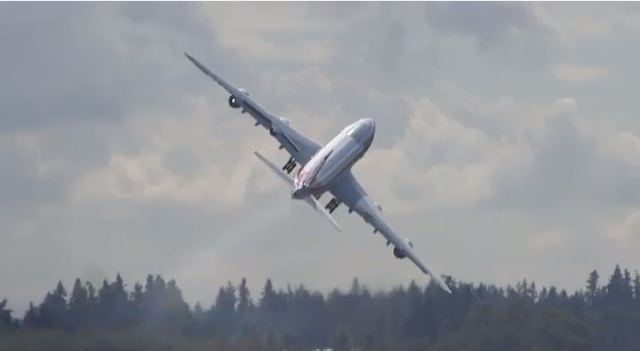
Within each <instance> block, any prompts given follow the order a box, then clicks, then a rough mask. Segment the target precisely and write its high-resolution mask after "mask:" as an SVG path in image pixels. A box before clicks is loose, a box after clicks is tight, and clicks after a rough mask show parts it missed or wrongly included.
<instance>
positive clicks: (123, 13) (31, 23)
mask: <svg viewBox="0 0 640 351" xmlns="http://www.w3.org/2000/svg"><path fill="white" fill-rule="evenodd" d="M567 6H568V5H567ZM580 6H581V5H572V8H575V9H578V10H580V11H575V12H576V14H575V15H574V14H573V13H572V11H568V12H567V11H565V10H562V9H561V8H559V7H558V6H556V5H539V4H535V5H530V4H457V3H456V4H455V5H454V4H435V3H433V4H432V3H430V4H426V5H425V4H418V3H411V4H395V3H394V4H391V3H371V4H364V3H353V4H350V3H327V4H324V3H312V4H311V3H310V4H305V3H296V4H287V5H273V4H272V5H269V6H267V7H265V6H264V5H260V4H248V3H242V4H241V3H237V4H236V3H233V4H232V3H228V4H227V3H215V4H214V3H211V4H182V3H181V4H142V3H135V4H124V3H117V4H115V3H114V4H65V5H63V7H60V6H57V7H55V8H54V7H51V6H49V5H46V4H26V3H25V4H13V3H8V4H3V5H0V7H1V10H2V11H0V20H1V21H2V23H3V25H4V27H3V28H6V30H7V33H10V34H11V35H9V37H10V38H12V40H10V41H8V43H7V44H6V45H7V47H9V50H7V55H3V56H2V57H0V70H1V72H0V73H2V77H3V79H4V80H3V82H5V83H6V84H4V85H3V86H2V88H0V89H2V94H0V105H2V106H3V108H4V110H3V112H5V113H3V115H2V120H0V146H1V147H2V150H3V151H4V152H3V153H2V155H1V156H0V171H2V175H3V180H4V182H3V184H2V185H0V191H2V194H3V198H2V201H1V202H0V204H1V206H2V209H3V211H2V214H1V216H2V219H3V221H2V223H3V224H2V227H1V228H0V229H2V232H3V245H2V246H0V265H2V266H3V267H11V269H8V270H4V271H3V272H2V273H0V279H2V281H3V282H6V284H5V286H6V287H7V288H5V290H4V291H3V292H2V293H3V294H5V296H6V297H8V298H9V301H10V304H11V306H12V308H15V309H17V310H21V309H23V308H25V307H26V305H27V303H28V300H34V301H37V300H39V299H40V298H42V294H43V292H44V291H45V290H46V289H49V288H51V287H53V286H54V285H55V283H56V281H57V279H60V278H61V279H64V282H65V283H67V284H71V282H72V279H73V278H75V277H77V276H80V277H81V278H83V279H90V280H92V281H94V282H96V281H99V280H101V279H103V278H105V277H108V278H111V277H113V276H115V274H116V273H118V272H121V273H122V274H124V276H125V278H126V279H127V280H129V281H132V280H142V279H144V277H145V275H146V274H148V273H153V274H156V273H159V274H163V275H166V276H171V277H172V278H176V279H177V280H178V284H179V285H180V286H181V287H182V288H183V290H184V292H185V296H187V298H189V300H190V302H192V303H193V302H194V301H195V300H200V301H203V302H206V303H209V302H210V301H212V300H213V298H214V296H213V295H214V294H215V292H216V289H217V288H216V286H218V285H220V284H224V283H226V281H228V280H232V281H233V280H237V279H240V278H241V277H242V276H246V277H247V278H248V280H249V282H250V287H251V288H252V289H259V288H261V286H262V284H263V281H264V280H265V279H266V278H267V277H270V278H273V279H274V281H275V282H276V284H282V285H284V284H286V283H288V282H291V283H304V284H306V285H308V286H313V287H314V288H318V289H327V288H330V287H333V286H336V285H338V286H345V287H346V286H347V285H348V284H349V282H350V280H351V278H352V277H353V276H358V277H361V279H362V280H363V281H365V282H367V284H368V285H370V286H372V287H374V288H377V287H389V286H390V285H394V284H400V283H405V284H406V283H407V282H409V281H410V280H412V279H417V280H418V281H425V280H426V278H424V279H425V280H420V279H421V275H420V273H419V271H418V270H417V269H416V268H415V267H413V266H412V265H411V264H409V263H407V262H406V261H402V262H399V261H397V260H396V259H395V258H393V256H392V255H391V253H390V252H389V249H388V248H387V247H386V246H385V245H384V239H383V238H381V237H380V235H379V234H375V235H372V234H371V228H369V227H368V226H367V225H366V224H365V223H364V222H363V221H362V220H361V219H359V218H357V217H356V216H354V215H348V214H347V213H346V211H344V209H340V208H339V209H338V210H337V211H336V212H335V215H336V218H337V220H338V221H339V222H340V223H341V224H342V226H343V227H344V229H345V232H344V233H341V234H338V233H335V232H334V231H332V228H331V227H330V226H328V225H327V224H326V223H325V222H324V221H323V220H322V218H320V217H318V216H317V214H315V213H313V211H311V210H310V209H308V208H307V207H305V206H304V204H302V205H301V204H298V203H295V202H292V201H290V199H289V198H288V196H287V191H286V188H284V187H283V185H282V184H281V182H279V180H278V179H277V178H275V177H274V176H273V175H272V174H270V172H269V171H268V170H267V169H266V168H265V167H264V166H263V165H262V164H261V163H259V161H257V160H256V159H255V157H254V156H253V154H252V152H251V151H253V150H261V151H262V152H263V153H264V154H265V155H266V156H267V157H269V158H270V159H272V160H274V162H278V163H280V162H281V163H284V162H285V161H286V160H287V158H288V157H287V155H286V154H285V153H284V151H281V150H278V148H277V144H276V143H275V142H274V141H273V140H272V139H271V138H270V137H269V135H268V134H267V133H265V131H264V130H263V129H262V128H255V127H253V126H252V121H250V120H248V119H247V116H246V115H240V114H238V113H237V111H234V110H231V109H229V108H228V106H227V102H226V99H227V94H226V93H225V92H223V91H222V90H221V89H220V87H219V86H217V85H216V84H215V83H213V82H212V81H211V80H210V79H208V78H207V77H206V76H204V75H203V74H202V73H201V72H200V71H198V70H197V69H196V68H195V67H193V65H191V64H190V63H189V62H188V61H187V60H186V59H185V58H184V56H183V55H182V53H183V52H184V51H187V52H189V53H191V54H192V55H194V56H195V57H197V58H198V59H199V60H200V61H202V62H203V63H205V64H206V65H207V66H209V67H210V68H211V69H214V70H216V71H218V72H220V74H222V75H223V76H224V77H225V78H227V79H229V80H230V81H231V82H233V83H234V84H236V85H238V86H240V87H244V88H247V89H248V90H249V91H250V92H251V94H252V96H254V97H255V98H256V99H257V101H258V102H260V103H261V104H262V105H263V106H264V107H265V108H267V109H268V110H269V111H271V112H272V113H274V114H276V115H281V116H284V117H286V118H288V119H289V120H290V121H291V124H292V125H293V126H295V127H296V128H298V129H299V130H300V131H302V132H303V133H305V134H307V135H309V136H310V137H312V138H314V139H315V140H317V141H318V142H321V143H322V142H326V141H328V140H329V139H330V138H331V137H332V136H333V135H334V134H335V133H336V132H338V131H339V130H340V129H342V128H343V127H344V125H346V124H348V123H351V122H353V121H354V120H356V119H358V118H362V117H372V118H374V119H376V121H377V126H378V128H377V131H378V132H377V135H376V139H375V141H374V144H373V146H372V148H371V151H370V153H369V154H368V155H367V156H366V157H364V158H363V159H362V161H361V162H360V163H359V164H358V165H356V166H355V168H354V172H355V174H356V175H357V176H358V177H359V179H360V180H361V182H362V184H363V185H364V186H365V187H366V188H367V190H368V192H369V193H370V195H371V196H372V198H373V199H374V200H376V201H378V202H379V203H380V204H381V205H382V207H383V209H384V213H385V215H386V216H387V217H388V219H389V220H390V222H391V223H392V224H393V226H394V228H396V229H397V230H398V232H399V233H401V235H403V236H406V237H408V238H410V239H411V240H412V242H413V243H414V244H415V247H416V250H417V252H418V254H420V255H421V256H422V257H424V258H425V260H426V261H427V262H429V264H431V265H433V266H434V267H436V268H437V269H438V270H439V271H441V272H442V273H447V274H453V275H454V276H456V277H458V278H459V279H464V280H472V281H479V280H483V281H492V282H496V283H500V284H506V283H513V282H514V281H515V280H518V279H521V278H523V277H527V278H528V279H534V280H536V281H537V282H538V283H539V285H540V284H550V283H554V284H562V285H563V287H567V288H570V289H571V288H578V287H581V286H582V285H583V282H584V279H585V278H584V277H583V276H582V275H584V274H587V273H588V272H589V271H590V270H591V269H593V268H598V269H601V270H602V269H605V270H608V269H611V268H612V267H613V265H615V263H621V264H633V260H632V257H634V256H633V255H635V253H632V252H630V250H628V249H627V248H628V246H626V247H625V246H624V245H623V244H622V241H620V242H619V243H618V244H610V245H608V246H607V245H605V244H607V243H608V241H607V239H608V238H609V237H608V235H609V236H611V235H612V236H613V237H616V238H621V239H620V240H623V239H624V240H633V239H631V238H635V236H636V232H637V208H634V206H637V204H638V203H640V176H638V172H637V170H638V168H639V167H640V158H639V157H640V156H639V155H640V151H638V150H640V149H639V147H640V146H639V145H640V141H639V139H638V135H639V134H638V133H639V132H638V130H637V128H636V129H634V126H637V124H634V123H635V122H634V121H635V120H634V119H631V118H630V117H629V116H628V111H629V110H630V109H631V107H633V108H635V103H636V101H635V97H633V96H630V95H629V94H628V91H630V89H629V87H628V86H627V85H625V84H628V83H625V82H626V81H627V80H626V76H624V75H621V74H622V72H624V71H623V69H627V70H629V71H631V70H633V68H634V67H635V62H634V61H633V60H627V61H625V60H621V59H620V60H619V59H618V58H619V57H623V56H624V55H625V52H623V51H622V49H616V48H622V47H624V45H626V44H625V43H626V41H624V40H622V39H618V38H619V37H618V36H616V35H617V34H615V33H617V32H616V31H608V32H603V33H602V35H604V36H609V37H607V39H606V40H607V41H608V42H609V43H614V42H616V41H620V42H621V44H620V45H619V46H610V47H609V49H608V50H607V57H602V55H600V54H599V53H600V52H601V51H602V50H601V48H600V45H604V44H602V42H598V41H592V40H593V38H590V39H584V38H583V37H579V36H577V37H576V36H571V31H572V29H571V28H569V27H567V26H561V25H559V24H560V21H559V19H568V20H567V22H566V23H577V24H576V26H578V25H580V26H581V25H582V24H581V23H582V22H580V21H582V20H584V18H585V16H584V15H583V14H582V13H583V12H581V11H587V10H586V9H587V8H588V7H589V6H590V5H584V6H582V7H580ZM347 9H350V10H349V11H347ZM470 14H476V15H474V16H470ZM477 14H480V15H477ZM616 16H618V15H617V14H615V15H614V14H608V13H606V16H600V17H599V18H598V21H600V22H602V23H608V24H611V23H613V21H615V20H616V18H618V17H616ZM629 16H631V15H629ZM572 21H573V22H572ZM328 23H332V25H328ZM630 32H631V31H630V30H627V32H626V33H625V35H626V36H630V35H633V34H630ZM567 38H571V41H572V43H573V44H575V45H572V46H566V45H564V44H565V43H566V42H567V40H568V39H567ZM627 38H628V37H627ZM581 40H583V41H581ZM576 43H577V44H576ZM578 44H579V45H578ZM623 44H624V45H623ZM611 45H613V44H611ZM576 56H578V57H588V58H590V59H591V60H592V61H578V60H577V59H576ZM624 57H626V56H624ZM567 62H582V63H583V64H584V66H567V65H566V63H567ZM563 65H564V66H563ZM589 67H598V70H601V71H596V70H593V69H591V68H589ZM601 72H606V74H607V78H608V79H607V84H608V85H607V87H606V89H605V90H603V91H600V90H598V91H597V93H598V98H597V99H594V98H593V94H594V91H593V90H589V89H598V87H597V86H593V85H586V84H585V85H575V86H574V87H575V88H572V89H571V90H566V89H567V85H565V84H562V82H559V81H558V80H557V79H556V78H560V79H561V80H564V81H586V80H587V79H595V78H598V75H599V74H601ZM554 74H555V75H554ZM603 94H604V95H603ZM627 107H628V108H627ZM594 111H602V112H597V113H596V112H594ZM625 111H626V112H625ZM602 115H605V117H606V118H603V117H601V116H602ZM328 200H329V198H328V196H326V195H325V196H324V197H323V198H322V201H323V202H325V201H328ZM345 234H346V235H345ZM362 234H365V235H362ZM464 242H473V250H469V249H468V248H467V247H465V246H464V245H462V244H460V243H464ZM628 242H629V241H627V243H628ZM567 243H574V244H571V245H567ZM575 243H578V244H575ZM308 247H314V250H306V249H305V248H308ZM327 252H331V257H332V259H331V260H327V259H326V257H327ZM319 267H321V268H319ZM321 270H322V271H323V272H327V271H329V272H331V274H328V275H326V274H325V275H322V274H317V273H319V272H320V271H321Z"/></svg>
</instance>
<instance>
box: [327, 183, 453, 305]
mask: <svg viewBox="0 0 640 351" xmlns="http://www.w3.org/2000/svg"><path fill="white" fill-rule="evenodd" d="M329 191H330V192H331V193H332V194H333V196H335V198H336V199H338V200H339V201H340V202H342V203H343V204H344V205H345V206H347V207H348V208H350V209H352V210H353V211H354V212H356V213H358V214H359V215H360V216H361V217H362V219H364V221H365V222H367V223H369V224H370V225H371V226H373V228H374V229H375V230H376V231H379V232H380V233H381V234H382V235H383V236H384V237H385V238H386V239H387V245H389V244H393V245H394V246H395V247H397V248H399V249H401V250H402V251H404V253H405V255H406V256H407V257H408V258H409V259H410V260H411V261H412V262H413V263H414V264H415V265H416V266H418V268H420V270H421V271H422V272H423V273H425V274H428V275H429V276H431V279H433V280H434V281H435V282H436V283H437V284H438V285H439V286H440V287H441V288H442V289H443V290H445V291H446V292H448V293H451V290H450V289H449V287H448V286H447V284H446V283H445V282H444V281H443V280H442V278H441V277H440V275H439V274H437V273H435V272H434V271H433V270H432V269H429V267H427V265H426V264H425V263H424V262H423V261H422V260H420V258H418V256H417V255H416V254H415V252H413V249H412V245H410V244H409V243H408V242H407V241H406V240H405V239H403V238H402V237H400V236H399V235H398V234H397V233H396V232H395V231H394V230H393V228H391V226H390V225H389V223H388V222H387V221H386V220H385V219H384V218H383V217H382V213H381V212H382V211H381V209H380V208H379V207H378V205H377V204H376V203H374V202H372V201H371V200H370V199H369V197H368V195H367V192H366V191H365V190H364V189H363V188H362V186H361V185H360V183H359V182H358V180H357V179H356V178H355V176H354V175H353V173H352V172H351V171H349V172H347V173H345V174H344V176H342V178H340V179H338V180H337V181H336V182H334V183H333V185H331V186H330V187H329Z"/></svg>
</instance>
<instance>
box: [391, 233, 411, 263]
mask: <svg viewBox="0 0 640 351" xmlns="http://www.w3.org/2000/svg"><path fill="white" fill-rule="evenodd" d="M404 242H405V243H407V245H409V247H413V243H412V242H411V241H409V239H407V238H405V239H404ZM393 255H394V256H395V257H396V258H397V259H399V260H401V259H403V258H405V257H407V255H406V253H405V252H404V250H402V249H400V248H398V247H394V248H393Z"/></svg>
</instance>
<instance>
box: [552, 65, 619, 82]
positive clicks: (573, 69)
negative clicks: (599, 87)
mask: <svg viewBox="0 0 640 351" xmlns="http://www.w3.org/2000/svg"><path fill="white" fill-rule="evenodd" d="M554 76H555V77H556V79H559V80H562V81H566V82H570V83H573V82H575V83H581V82H588V81H593V80H601V79H603V78H605V77H606V76H607V72H606V71H605V70H603V69H601V68H597V67H588V66H575V65H558V66H556V67H555V68H554Z"/></svg>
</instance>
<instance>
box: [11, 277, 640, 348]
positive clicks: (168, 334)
mask: <svg viewBox="0 0 640 351" xmlns="http://www.w3.org/2000/svg"><path fill="white" fill-rule="evenodd" d="M446 280H447V283H448V284H449V286H451V287H452V291H453V293H452V294H451V295H449V294H447V293H446V292H444V291H442V290H441V289H439V288H438V287H437V286H435V285H434V284H432V283H429V284H428V285H427V286H426V287H424V288H422V287H419V286H418V285H417V284H415V283H414V282H412V283H411V284H410V285H409V286H407V287H402V286H401V287H397V288H394V289H391V290H390V291H378V292H373V291H370V290H369V289H367V288H366V287H365V286H363V285H361V284H360V283H359V282H358V280H357V279H354V280H353V282H352V286H351V288H350V289H349V290H348V291H340V290H338V289H335V290H333V291H332V292H331V293H329V294H326V295H325V294H322V293H320V292H318V291H312V290H309V289H308V288H306V287H304V286H298V287H295V288H292V287H287V288H284V289H283V288H280V289H276V288H274V286H273V284H272V282H271V280H267V281H266V283H265V285H264V288H263V289H262V291H261V292H260V293H259V294H256V295H253V294H252V293H251V292H250V291H249V289H248V288H247V284H246V280H245V279H241V281H240V282H239V283H238V284H237V286H236V285H233V284H231V283H228V284H227V285H226V286H223V287H221V288H220V290H219V291H218V293H217V296H216V297H215V299H212V300H213V301H211V302H210V304H209V305H207V306H202V305H201V304H200V303H197V304H196V305H195V306H193V308H191V307H190V306H189V305H188V304H187V303H186V302H185V301H184V299H183V297H182V294H181V292H180V289H179V288H178V286H177V284H176V282H175V281H174V280H170V281H168V282H167V281H165V280H164V279H163V278H162V277H161V276H152V275H149V276H148V277H147V280H146V283H145V284H144V285H143V284H140V283H137V284H135V285H134V286H133V288H132V289H130V290H129V289H127V287H126V286H125V284H124V282H123V279H122V277H121V276H120V275H118V276H117V277H116V278H115V280H114V281H112V282H109V281H107V280H105V281H104V282H103V283H102V286H100V287H99V288H96V287H94V286H93V285H92V284H91V283H89V282H84V283H83V282H82V281H80V280H79V279H76V281H75V283H74V285H73V287H72V288H71V291H70V292H68V291H67V289H66V288H65V286H64V285H63V283H62V282H59V283H58V285H57V287H56V288H55V289H53V290H52V291H50V292H48V293H47V294H46V296H45V297H44V300H43V301H42V302H41V303H40V304H37V305H35V304H33V303H31V304H30V306H29V308H28V310H27V312H26V313H25V314H24V317H23V318H16V317H15V316H14V313H13V311H10V310H8V309H7V307H6V306H7V301H6V300H4V301H2V302H0V350H3V351H4V350H8V351H11V350H16V351H21V350H34V351H39V350H47V351H56V350H64V351H68V350H87V351H93V350H101V351H102V350H104V351H107V350H140V351H146V350H193V351H199V350H209V351H222V350H227V351H240V350H247V351H249V350H251V351H255V350H259V351H276V350H278V351H282V350H283V349H286V350H288V351H291V350H314V349H325V348H333V350H334V351H346V350H356V349H358V350H367V351H374V350H375V351H383V350H389V351H390V350H393V351H404V350H406V351H413V350H415V351H418V350H421V351H422V350H442V351H445V350H492V351H500V350H505V351H517V350H531V351H533V350H546V351H550V350H580V351H584V350H615V351H624V350H640V275H639V274H638V272H637V271H636V272H635V274H631V273H630V271H629V270H627V269H624V270H623V269H621V268H620V267H619V266H616V267H615V269H614V271H613V273H612V274H611V275H610V276H609V277H608V279H606V280H605V279H603V280H605V281H603V282H602V283H601V281H600V280H601V278H600V276H599V274H598V272H596V271H593V272H591V274H589V276H588V279H587V280H586V284H585V288H584V289H581V290H579V291H576V292H573V293H568V292H567V291H565V290H559V289H557V288H556V287H549V288H546V287H543V288H541V289H540V288H538V287H536V285H535V283H534V282H527V281H526V280H524V281H522V282H520V283H518V284H516V285H515V286H508V287H506V288H502V287H497V286H494V285H487V284H479V285H475V284H470V283H464V282H456V281H454V280H453V279H452V278H448V279H446Z"/></svg>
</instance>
